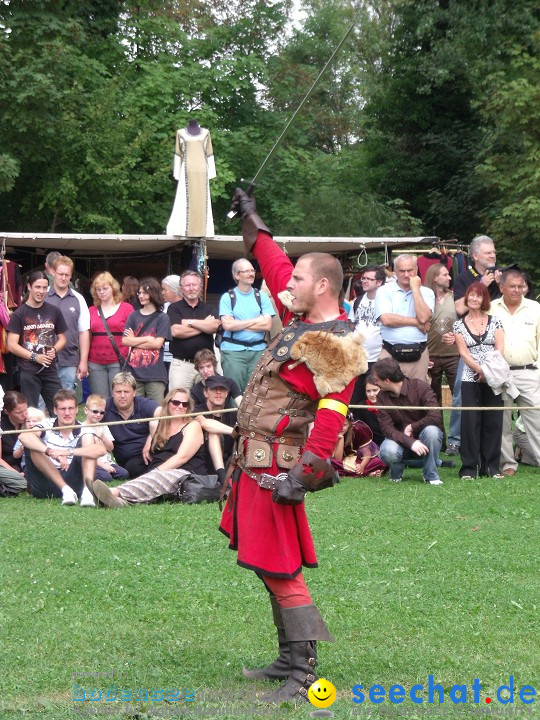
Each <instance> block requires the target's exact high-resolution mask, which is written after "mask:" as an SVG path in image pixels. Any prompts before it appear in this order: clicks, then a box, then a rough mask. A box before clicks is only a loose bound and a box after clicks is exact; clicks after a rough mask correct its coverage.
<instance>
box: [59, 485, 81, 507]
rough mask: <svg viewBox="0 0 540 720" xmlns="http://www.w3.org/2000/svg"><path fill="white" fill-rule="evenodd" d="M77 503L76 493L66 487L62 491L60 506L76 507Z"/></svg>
mask: <svg viewBox="0 0 540 720" xmlns="http://www.w3.org/2000/svg"><path fill="white" fill-rule="evenodd" d="M77 502H78V499H77V493H76V492H75V490H73V489H72V488H70V487H69V485H66V486H65V487H64V488H63V489H62V505H76V504H77Z"/></svg>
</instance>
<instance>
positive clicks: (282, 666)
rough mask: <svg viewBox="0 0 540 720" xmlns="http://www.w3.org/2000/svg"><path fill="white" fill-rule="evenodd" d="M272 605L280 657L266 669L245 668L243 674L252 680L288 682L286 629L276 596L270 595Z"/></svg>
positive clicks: (288, 667)
mask: <svg viewBox="0 0 540 720" xmlns="http://www.w3.org/2000/svg"><path fill="white" fill-rule="evenodd" d="M270 603H271V605H272V614H273V616H274V625H275V626H276V629H277V636H278V645H279V655H278V657H277V658H276V659H275V660H274V662H273V663H270V665H268V666H267V667H265V668H257V669H254V670H249V669H248V668H244V669H243V670H242V672H243V673H244V677H247V678H249V679H250V680H286V679H287V678H288V677H289V671H290V665H289V658H290V652H289V644H288V642H287V638H286V637H285V628H284V627H283V618H282V616H281V608H280V607H279V605H278V601H277V600H276V596H275V595H270Z"/></svg>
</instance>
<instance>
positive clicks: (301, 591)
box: [261, 573, 312, 608]
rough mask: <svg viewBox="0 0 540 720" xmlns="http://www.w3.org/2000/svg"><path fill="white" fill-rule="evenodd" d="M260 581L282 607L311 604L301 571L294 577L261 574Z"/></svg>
mask: <svg viewBox="0 0 540 720" xmlns="http://www.w3.org/2000/svg"><path fill="white" fill-rule="evenodd" d="M261 578H262V581H263V582H264V584H265V585H266V587H267V588H268V589H269V590H270V592H271V593H272V595H275V596H276V599H277V601H278V604H279V606H280V607H283V608H291V607H298V606H299V605H311V604H312V600H311V595H310V594H309V590H308V588H307V585H306V581H305V580H304V576H303V574H302V573H298V575H297V576H296V577H295V578H292V579H289V578H275V577H268V575H261Z"/></svg>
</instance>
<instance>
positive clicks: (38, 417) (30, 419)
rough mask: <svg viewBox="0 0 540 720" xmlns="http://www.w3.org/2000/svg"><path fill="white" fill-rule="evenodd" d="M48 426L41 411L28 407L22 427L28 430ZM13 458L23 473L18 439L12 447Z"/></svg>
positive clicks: (21, 447) (23, 463)
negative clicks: (37, 426) (18, 461)
mask: <svg viewBox="0 0 540 720" xmlns="http://www.w3.org/2000/svg"><path fill="white" fill-rule="evenodd" d="M50 424H51V423H50V422H49V420H48V419H46V418H45V413H44V412H43V410H40V409H39V408H35V407H29V408H28V410H27V411H26V422H25V423H24V427H25V428H27V429H28V430H30V429H31V428H33V427H36V425H40V427H50ZM13 457H14V458H16V459H17V460H19V459H20V461H21V470H22V471H23V472H24V465H25V462H24V447H23V444H22V443H21V440H20V438H17V442H16V443H15V445H14V446H13Z"/></svg>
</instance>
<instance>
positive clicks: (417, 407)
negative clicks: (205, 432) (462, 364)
mask: <svg viewBox="0 0 540 720" xmlns="http://www.w3.org/2000/svg"><path fill="white" fill-rule="evenodd" d="M429 407H434V408H435V409H436V410H458V411H459V412H461V411H462V410H465V411H468V410H481V411H482V412H483V411H485V410H496V411H498V412H501V411H504V410H519V411H520V412H522V411H528V410H540V406H538V405H533V406H526V407H521V406H518V405H503V406H502V407H462V406H461V405H456V407H453V406H452V405H442V406H438V405H437V406H430V405H428V406H426V405H399V406H396V405H349V409H355V410H356V409H362V410H373V409H375V410H397V411H401V410H426V408H429ZM237 410H238V408H223V409H222V410H205V411H204V412H193V413H185V415H182V416H181V417H185V418H186V417H198V416H200V415H202V416H205V415H222V414H224V413H231V412H237ZM178 417H179V416H178V415H163V416H161V415H158V416H157V417H149V418H134V419H131V420H111V421H110V422H100V423H92V425H85V426H84V427H113V426H114V425H130V424H133V423H144V422H147V423H149V422H152V421H153V420H154V421H156V422H157V421H158V420H177V419H178ZM80 427H81V424H78V425H62V427H61V428H58V429H60V430H75V429H77V428H80ZM43 430H52V428H50V427H47V428H43V427H38V428H21V430H2V431H0V437H2V436H3V435H15V434H17V435H20V434H21V433H28V432H33V433H38V432H43Z"/></svg>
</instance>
